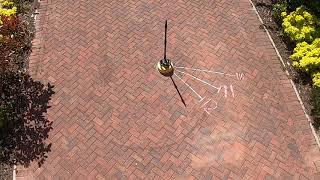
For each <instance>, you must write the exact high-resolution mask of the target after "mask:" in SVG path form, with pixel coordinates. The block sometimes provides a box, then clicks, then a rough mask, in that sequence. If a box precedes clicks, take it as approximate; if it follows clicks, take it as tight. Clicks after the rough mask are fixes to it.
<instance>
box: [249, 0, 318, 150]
mask: <svg viewBox="0 0 320 180" xmlns="http://www.w3.org/2000/svg"><path fill="white" fill-rule="evenodd" d="M248 1H249V2H250V4H251V6H252V8H253V10H254V12H255V13H256V15H257V16H258V19H259V21H260V22H261V23H262V24H264V23H263V20H262V19H261V17H260V14H259V13H258V11H257V9H256V7H255V5H254V3H253V2H252V0H248ZM263 29H264V30H265V32H266V33H267V36H268V38H269V40H270V42H271V44H272V46H273V48H274V50H275V51H276V54H277V56H278V58H279V59H280V61H281V63H282V65H283V67H284V71H285V73H286V75H287V76H290V74H289V72H288V70H287V69H286V65H285V63H284V61H283V59H282V57H281V55H280V53H279V51H278V49H277V47H276V45H275V43H274V41H273V39H272V37H271V35H270V33H269V31H268V29H267V28H266V27H265V26H263ZM289 80H290V83H291V86H292V87H293V89H294V92H295V94H296V96H297V98H298V100H299V103H300V105H301V107H302V110H303V112H304V114H305V116H306V118H307V120H308V122H309V125H310V127H311V131H312V134H313V136H314V138H315V140H316V142H317V145H318V150H320V140H319V137H318V136H317V133H316V131H315V129H314V127H313V125H312V121H311V119H310V117H309V115H308V114H307V113H306V108H305V106H304V104H303V102H302V100H301V97H300V94H299V93H298V90H297V87H296V85H295V84H294V82H293V81H292V79H291V78H289Z"/></svg>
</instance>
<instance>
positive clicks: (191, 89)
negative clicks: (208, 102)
mask: <svg viewBox="0 0 320 180" xmlns="http://www.w3.org/2000/svg"><path fill="white" fill-rule="evenodd" d="M174 75H175V76H176V77H177V78H178V79H180V80H181V81H182V82H183V83H184V84H185V85H186V86H187V87H188V88H189V89H191V90H192V91H193V92H194V93H195V94H196V95H197V96H198V97H199V98H200V101H202V100H203V99H204V98H202V96H200V95H199V94H198V93H197V92H196V91H195V90H194V89H193V88H192V87H191V86H190V85H189V84H188V83H186V82H185V81H184V80H183V79H182V78H180V77H179V76H178V75H177V74H176V73H174Z"/></svg>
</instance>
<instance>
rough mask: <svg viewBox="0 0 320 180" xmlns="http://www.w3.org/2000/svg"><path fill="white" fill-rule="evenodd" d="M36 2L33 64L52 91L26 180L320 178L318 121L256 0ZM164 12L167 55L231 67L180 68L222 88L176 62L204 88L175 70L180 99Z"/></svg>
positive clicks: (191, 63) (194, 64) (192, 63)
mask: <svg viewBox="0 0 320 180" xmlns="http://www.w3.org/2000/svg"><path fill="white" fill-rule="evenodd" d="M40 2H41V10H40V16H39V17H40V20H39V24H38V30H39V33H38V35H37V39H38V40H39V41H37V50H36V51H34V53H33V55H32V58H31V62H30V63H31V64H30V71H31V73H33V74H34V77H37V78H39V79H41V80H43V81H45V82H51V83H52V84H54V85H55V91H56V94H55V95H54V97H53V99H52V102H51V105H52V107H51V108H50V109H49V111H48V118H49V119H50V120H51V121H53V122H54V124H53V125H54V128H53V130H52V131H51V132H50V137H49V139H48V142H52V144H53V145H52V151H51V152H50V153H49V154H48V158H47V160H46V161H45V163H44V165H43V166H42V167H40V168H38V167H36V166H33V167H30V168H29V175H28V177H29V178H30V179H32V178H34V179H127V178H128V179H140V178H146V179H153V178H155V179H179V178H180V179H212V178H213V179H226V178H230V179H273V178H276V179H304V178H306V179H313V178H315V174H316V173H317V169H316V166H315V165H316V164H317V162H318V161H317V160H319V153H318V149H317V146H316V142H315V139H314V137H313V135H312V132H311V128H310V127H309V123H308V121H307V119H306V117H305V115H304V113H303V110H302V108H301V106H300V104H299V102H298V99H297V97H296V95H295V93H294V90H293V88H292V87H291V84H290V81H289V80H288V77H287V76H286V75H285V73H284V72H283V70H282V69H281V65H280V62H279V60H278V58H277V56H276V53H275V51H274V49H273V47H272V45H271V43H270V41H269V39H268V38H267V35H266V33H265V32H264V30H263V29H261V27H260V22H259V20H258V18H257V16H256V15H255V12H254V11H253V8H252V7H251V5H250V3H249V1H248V0H217V1H212V0H178V1H164V0H153V1H149V0H135V1H127V0H125V1H124V0H117V1H116V0H112V1H111V0H109V1H107V0H105V1H102V0H79V1H72V0H55V1H51V0H43V1H40ZM165 19H168V23H169V29H168V43H169V44H168V57H169V58H170V59H171V60H172V61H173V62H174V63H175V64H176V66H183V67H189V68H200V69H206V70H210V71H219V72H224V73H228V74H229V75H222V74H217V73H208V72H197V71H193V70H190V69H178V70H181V71H183V72H186V73H189V74H192V75H194V76H195V77H197V78H199V79H202V80H206V81H207V82H209V83H210V84H212V85H214V86H217V87H218V88H219V87H221V89H220V90H219V92H218V90H217V89H214V88H212V87H211V86H208V85H207V84H205V83H203V82H200V81H198V80H196V79H195V78H191V76H189V75H187V74H183V73H180V72H178V71H176V74H177V75H178V76H179V77H181V78H182V79H183V81H185V82H186V83H187V84H188V85H190V86H191V87H192V88H193V89H194V90H195V91H196V92H197V93H198V94H199V95H200V96H201V97H202V98H204V99H203V100H201V101H199V100H200V99H199V97H198V96H197V95H196V94H195V93H194V92H193V91H192V90H191V89H190V88H189V87H188V86H187V85H186V84H184V83H183V81H182V80H180V79H178V78H177V77H176V76H173V79H174V81H175V83H176V84H177V86H178V88H179V90H180V92H181V94H182V96H183V98H184V100H185V101H186V104H187V107H184V105H183V104H182V102H181V100H180V97H179V96H178V94H177V92H176V90H175V88H174V86H173V84H172V82H171V80H170V79H169V78H165V77H163V76H161V75H160V74H159V73H158V72H157V70H156V69H155V64H156V62H157V61H158V60H159V59H161V57H162V53H163V52H162V51H163V44H162V43H163V30H164V21H165ZM236 73H238V74H236ZM241 73H243V74H244V76H243V79H241V78H239V77H240V76H239V75H241ZM233 75H235V76H233ZM237 77H238V78H237ZM210 99H211V101H209V100H210ZM208 101H209V102H208ZM206 102H208V103H206ZM210 108H211V109H210ZM206 111H207V112H206ZM318 164H319V163H318Z"/></svg>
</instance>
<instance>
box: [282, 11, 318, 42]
mask: <svg viewBox="0 0 320 180" xmlns="http://www.w3.org/2000/svg"><path fill="white" fill-rule="evenodd" d="M281 16H282V17H283V18H284V19H283V23H282V27H283V30H284V33H285V34H286V35H287V36H289V37H290V39H291V40H292V41H295V42H302V41H307V42H312V41H313V40H314V39H315V37H316V36H317V26H318V25H319V21H318V19H317V18H316V16H314V15H312V14H311V13H309V12H307V11H306V9H305V8H303V7H298V8H297V9H296V10H295V11H293V12H291V13H290V14H289V15H287V13H286V12H282V13H281Z"/></svg>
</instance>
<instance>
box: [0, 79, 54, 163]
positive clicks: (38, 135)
mask: <svg viewBox="0 0 320 180" xmlns="http://www.w3.org/2000/svg"><path fill="white" fill-rule="evenodd" d="M0 82H1V83H0V158H1V159H0V160H1V162H2V163H4V164H8V165H13V164H21V165H24V166H29V165H30V163H31V162H32V161H37V162H38V165H39V166H41V165H42V164H43V162H44V160H45V158H46V157H47V156H46V154H47V153H48V152H50V149H51V144H47V143H46V142H45V139H46V138H48V133H49V131H50V130H51V129H52V122H50V121H49V120H47V118H46V117H45V115H44V113H46V112H47V109H48V108H49V107H50V106H48V103H49V101H50V99H51V96H52V95H53V94H54V91H53V86H52V85H50V84H47V85H44V84H42V83H41V82H39V81H35V80H33V79H32V78H31V77H30V76H29V75H26V74H14V73H4V74H1V75H0Z"/></svg>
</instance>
